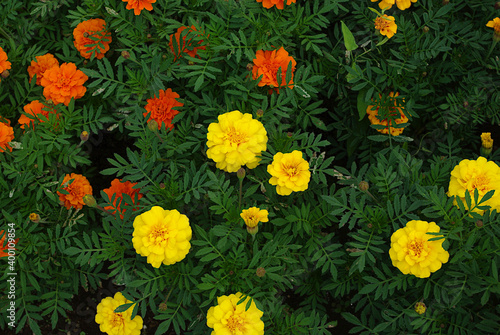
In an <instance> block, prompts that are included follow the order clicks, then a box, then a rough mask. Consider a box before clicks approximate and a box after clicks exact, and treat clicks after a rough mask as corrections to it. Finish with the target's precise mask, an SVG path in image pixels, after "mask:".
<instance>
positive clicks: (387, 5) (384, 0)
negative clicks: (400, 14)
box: [371, 0, 417, 10]
mask: <svg viewBox="0 0 500 335" xmlns="http://www.w3.org/2000/svg"><path fill="white" fill-rule="evenodd" d="M371 1H372V2H376V1H379V0H371ZM412 2H417V0H380V2H379V4H378V6H379V7H380V9H391V8H392V6H393V5H394V3H395V4H396V6H398V8H399V9H400V10H405V9H408V8H410V6H411V3H412Z"/></svg>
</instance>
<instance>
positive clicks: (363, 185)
mask: <svg viewBox="0 0 500 335" xmlns="http://www.w3.org/2000/svg"><path fill="white" fill-rule="evenodd" d="M358 188H359V190H360V191H363V192H366V191H368V189H369V188H370V185H369V184H368V182H366V181H364V180H363V181H360V182H359V184H358Z"/></svg>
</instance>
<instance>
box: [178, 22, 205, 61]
mask: <svg viewBox="0 0 500 335" xmlns="http://www.w3.org/2000/svg"><path fill="white" fill-rule="evenodd" d="M186 29H188V33H190V32H192V31H196V27H195V26H191V28H188V27H185V26H183V27H179V28H177V31H176V33H175V34H172V35H170V40H169V42H168V45H169V46H170V50H171V51H172V53H173V54H174V60H177V59H179V58H181V57H182V54H183V53H186V54H188V55H189V56H191V57H195V56H196V54H197V53H198V50H205V49H206V48H207V47H206V46H205V45H201V46H195V47H193V46H192V43H191V39H189V40H187V41H186V37H187V33H184V34H183V35H184V36H182V42H181V33H182V32H183V31H184V30H186ZM174 41H175V43H176V45H175V48H174ZM202 43H203V40H201V41H199V42H198V45H200V44H202ZM181 44H182V45H181Z"/></svg>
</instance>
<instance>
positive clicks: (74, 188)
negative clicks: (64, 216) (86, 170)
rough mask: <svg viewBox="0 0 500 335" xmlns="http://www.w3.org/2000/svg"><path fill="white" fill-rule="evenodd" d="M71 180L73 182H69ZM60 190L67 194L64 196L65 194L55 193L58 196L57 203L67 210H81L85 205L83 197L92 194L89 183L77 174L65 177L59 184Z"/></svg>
mask: <svg viewBox="0 0 500 335" xmlns="http://www.w3.org/2000/svg"><path fill="white" fill-rule="evenodd" d="M72 179H73V181H72V182H70V181H71V180H72ZM61 189H63V190H65V191H66V192H67V194H65V193H66V192H64V193H62V192H59V191H57V195H59V201H60V202H61V203H62V204H63V205H64V207H66V208H67V209H70V208H75V209H82V208H83V205H84V204H85V203H84V202H83V197H84V196H85V195H87V194H92V186H90V182H89V181H88V180H87V178H86V177H85V176H82V175H81V174H77V173H71V174H67V175H65V176H64V179H63V181H62V183H61Z"/></svg>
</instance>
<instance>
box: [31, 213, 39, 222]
mask: <svg viewBox="0 0 500 335" xmlns="http://www.w3.org/2000/svg"><path fill="white" fill-rule="evenodd" d="M30 221H31V222H33V223H38V222H40V215H38V214H37V213H31V214H30Z"/></svg>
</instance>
